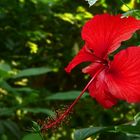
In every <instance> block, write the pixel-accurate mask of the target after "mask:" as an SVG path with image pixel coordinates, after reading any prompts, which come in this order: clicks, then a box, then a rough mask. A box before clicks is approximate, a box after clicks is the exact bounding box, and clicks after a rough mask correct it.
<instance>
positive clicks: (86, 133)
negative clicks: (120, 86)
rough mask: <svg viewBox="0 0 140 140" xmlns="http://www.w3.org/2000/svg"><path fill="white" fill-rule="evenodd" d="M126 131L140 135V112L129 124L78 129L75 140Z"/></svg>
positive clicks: (126, 132) (129, 133)
mask: <svg viewBox="0 0 140 140" xmlns="http://www.w3.org/2000/svg"><path fill="white" fill-rule="evenodd" d="M109 131H111V132H112V133H113V132H114V133H120V132H121V133H124V134H126V135H129V136H134V137H140V113H138V114H137V115H136V116H135V117H134V121H133V122H130V123H129V124H122V125H117V126H109V127H90V128H84V129H79V130H76V131H75V133H74V140H84V139H85V138H88V137H90V136H93V135H96V134H100V133H102V132H109Z"/></svg>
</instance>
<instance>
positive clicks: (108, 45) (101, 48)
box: [82, 14, 140, 58]
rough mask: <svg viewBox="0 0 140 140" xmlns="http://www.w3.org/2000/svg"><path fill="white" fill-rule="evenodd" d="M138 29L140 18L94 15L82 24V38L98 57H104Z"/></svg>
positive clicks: (139, 27)
mask: <svg viewBox="0 0 140 140" xmlns="http://www.w3.org/2000/svg"><path fill="white" fill-rule="evenodd" d="M138 29H140V20H136V19H135V18H134V17H128V18H122V17H121V15H115V16H113V15H109V14H102V15H96V16H94V18H92V19H91V20H89V21H88V22H87V23H86V24H85V25H84V26H83V30H82V38H83V40H85V42H86V43H87V44H88V46H89V47H90V49H92V50H93V51H94V52H95V54H96V55H97V56H98V57H101V58H104V57H106V56H107V54H109V53H111V52H113V51H115V50H116V49H117V48H118V47H119V46H120V43H121V42H122V41H125V40H128V39H129V38H130V37H131V36H132V34H133V33H134V32H135V31H136V30H138Z"/></svg>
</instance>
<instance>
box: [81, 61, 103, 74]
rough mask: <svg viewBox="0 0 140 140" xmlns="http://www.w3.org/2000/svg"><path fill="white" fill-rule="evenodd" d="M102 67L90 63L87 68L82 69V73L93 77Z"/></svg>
mask: <svg viewBox="0 0 140 140" xmlns="http://www.w3.org/2000/svg"><path fill="white" fill-rule="evenodd" d="M103 67H104V66H103V65H102V64H100V63H91V64H90V65H89V66H87V67H85V68H83V69H82V72H83V73H88V74H90V75H91V76H94V74H95V73H96V72H97V71H98V70H99V69H101V68H103Z"/></svg>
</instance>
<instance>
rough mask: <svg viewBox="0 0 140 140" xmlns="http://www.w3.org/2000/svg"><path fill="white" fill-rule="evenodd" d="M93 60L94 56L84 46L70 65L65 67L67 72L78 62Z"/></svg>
mask: <svg viewBox="0 0 140 140" xmlns="http://www.w3.org/2000/svg"><path fill="white" fill-rule="evenodd" d="M86 61H89V62H92V61H94V57H93V55H92V54H91V53H89V52H88V51H87V47H86V46H84V47H83V48H82V49H81V50H80V51H79V53H78V54H77V55H76V56H75V57H74V58H73V60H72V61H71V62H70V63H69V64H68V66H67V67H66V68H65V70H66V72H71V70H72V69H73V68H74V67H75V66H76V65H78V64H80V63H82V62H86Z"/></svg>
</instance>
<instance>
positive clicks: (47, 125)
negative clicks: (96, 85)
mask: <svg viewBox="0 0 140 140" xmlns="http://www.w3.org/2000/svg"><path fill="white" fill-rule="evenodd" d="M103 69H104V68H101V69H99V70H98V71H97V72H96V73H95V75H94V76H93V77H92V78H91V80H90V81H89V82H88V84H87V85H86V87H85V88H84V89H83V90H82V92H81V93H80V95H79V96H78V97H77V98H76V99H75V100H74V102H73V103H72V104H71V105H70V107H69V108H68V109H67V110H66V111H65V112H64V113H63V114H62V115H61V116H60V117H58V118H57V119H56V120H54V121H53V122H51V123H49V124H45V125H44V126H43V127H42V129H41V131H44V130H48V129H49V128H52V127H54V126H56V125H57V124H59V123H61V122H62V121H63V120H64V119H65V118H66V116H67V115H68V114H69V113H70V112H71V110H72V108H73V107H74V105H75V104H76V103H77V102H78V100H79V99H80V98H81V96H82V95H83V94H84V92H85V91H86V90H87V88H88V87H89V85H90V84H91V83H92V82H93V81H94V79H95V78H96V76H97V75H98V74H99V73H100V72H101V71H102V70H103Z"/></svg>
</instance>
